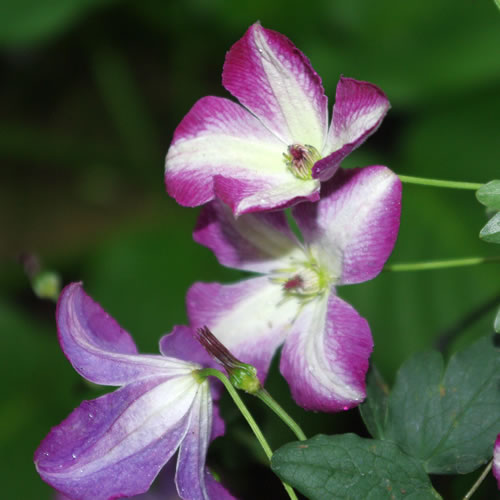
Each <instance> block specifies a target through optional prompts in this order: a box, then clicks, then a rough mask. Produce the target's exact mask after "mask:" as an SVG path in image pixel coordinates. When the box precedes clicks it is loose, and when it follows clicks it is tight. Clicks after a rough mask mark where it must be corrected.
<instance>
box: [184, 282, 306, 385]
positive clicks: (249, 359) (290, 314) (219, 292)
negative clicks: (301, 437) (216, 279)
mask: <svg viewBox="0 0 500 500" xmlns="http://www.w3.org/2000/svg"><path fill="white" fill-rule="evenodd" d="M282 297H283V294H282V290H281V287H280V286H279V285H277V284H275V283H271V282H270V281H269V280H268V278H266V277H263V278H251V279H248V280H245V281H241V282H240V283H236V284H234V285H220V284H218V283H195V284H194V285H193V286H192V287H191V288H190V289H189V291H188V294H187V299H186V302H187V310H188V316H189V320H190V323H191V325H192V326H193V327H198V326H203V325H207V326H208V327H209V328H210V330H211V331H212V333H213V334H214V335H215V336H216V337H217V338H218V339H219V340H220V341H221V342H222V343H223V344H224V345H225V346H226V347H227V348H228V349H229V350H230V351H231V353H232V354H233V355H234V356H236V357H237V358H238V359H239V360H240V361H243V362H244V363H249V364H251V365H253V366H255V367H256V368H257V372H258V373H257V375H258V376H259V379H260V380H261V381H264V380H265V377H266V375H267V371H268V369H269V364H270V363H271V359H272V356H273V354H274V352H275V351H276V349H277V348H278V347H279V346H280V345H281V343H282V342H283V340H284V338H285V336H286V335H287V333H288V330H289V329H290V326H291V323H292V322H293V320H294V318H295V315H296V313H297V311H298V304H297V302H296V301H295V299H293V298H291V299H288V300H286V301H285V300H283V298H282Z"/></svg>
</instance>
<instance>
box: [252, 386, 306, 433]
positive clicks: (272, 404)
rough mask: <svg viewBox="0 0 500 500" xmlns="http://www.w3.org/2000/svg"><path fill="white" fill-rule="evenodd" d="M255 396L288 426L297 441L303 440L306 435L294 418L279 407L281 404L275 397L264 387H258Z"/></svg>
mask: <svg viewBox="0 0 500 500" xmlns="http://www.w3.org/2000/svg"><path fill="white" fill-rule="evenodd" d="M255 396H257V397H258V398H259V399H260V400H261V401H262V402H263V403H265V404H266V405H267V406H268V407H269V408H271V410H273V411H274V413H276V415H278V417H279V418H281V420H283V422H285V424H286V425H288V427H290V429H291V430H292V432H293V433H294V434H295V435H296V436H297V438H298V439H299V441H305V440H306V439H307V437H306V435H305V434H304V432H303V431H302V429H301V428H300V426H299V424H297V422H295V420H294V419H293V418H292V417H291V416H290V415H288V413H287V412H286V411H285V410H284V409H283V408H282V407H281V405H280V404H279V403H278V402H277V401H275V399H274V398H273V397H272V396H271V394H269V393H268V392H267V391H266V390H265V389H264V388H261V389H259V390H258V391H257V392H256V393H255Z"/></svg>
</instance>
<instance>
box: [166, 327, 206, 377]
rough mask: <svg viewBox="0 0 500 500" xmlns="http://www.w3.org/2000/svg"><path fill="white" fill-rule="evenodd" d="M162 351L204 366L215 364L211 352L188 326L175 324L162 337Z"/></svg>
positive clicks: (169, 355)
mask: <svg viewBox="0 0 500 500" xmlns="http://www.w3.org/2000/svg"><path fill="white" fill-rule="evenodd" d="M160 352H161V353H162V354H163V355H164V356H167V357H171V358H176V359H183V360H185V361H188V362H192V363H197V364H199V365H200V366H202V367H209V366H215V365H214V361H213V359H212V357H211V356H210V354H208V352H207V351H205V349H204V348H203V347H202V345H201V344H200V343H199V342H198V340H196V338H195V336H194V331H193V329H192V328H189V327H188V326H184V325H182V326H174V329H173V330H172V332H171V333H169V334H167V335H164V336H163V337H162V338H161V339H160Z"/></svg>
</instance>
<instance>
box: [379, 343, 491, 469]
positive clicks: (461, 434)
mask: <svg viewBox="0 0 500 500" xmlns="http://www.w3.org/2000/svg"><path fill="white" fill-rule="evenodd" d="M499 388H500V352H499V350H498V349H496V348H495V347H494V345H493V343H492V340H491V338H490V337H486V338H483V339H481V340H479V341H478V342H476V343H475V344H473V345H472V346H470V347H469V348H467V349H465V350H464V351H461V352H458V353H456V354H455V355H454V356H453V357H452V358H451V359H450V362H449V363H448V366H447V368H446V370H444V363H443V358H442V356H441V354H439V353H438V352H436V351H433V352H428V353H424V354H417V355H415V356H413V357H412V358H411V359H409V360H408V361H407V362H405V363H404V364H403V366H402V367H401V369H400V371H399V373H398V376H397V379H396V383H395V385H394V388H393V390H392V391H391V394H390V396H389V407H388V415H387V422H386V427H385V430H384V433H385V438H386V439H388V440H392V441H394V442H396V443H397V444H398V445H399V446H400V447H401V448H402V449H403V451H405V452H406V453H408V454H409V455H412V456H413V457H416V458H419V459H420V460H422V461H423V464H424V467H425V470H426V471H427V472H429V473H434V474H453V473H460V474H464V473H467V472H471V471H473V470H475V469H476V468H477V467H479V466H480V465H481V464H483V463H485V462H486V461H487V460H488V459H489V458H490V457H491V455H492V446H493V443H494V442H495V438H496V436H497V434H498V429H500V390H499Z"/></svg>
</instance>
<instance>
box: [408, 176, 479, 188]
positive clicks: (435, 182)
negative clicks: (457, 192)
mask: <svg viewBox="0 0 500 500" xmlns="http://www.w3.org/2000/svg"><path fill="white" fill-rule="evenodd" d="M398 177H399V178H400V179H401V182H406V183H408V184H420V185H422V186H434V187H442V188H451V189H470V190H472V191H477V190H478V189H479V188H480V187H481V186H482V184H479V183H477V182H458V181H445V180H441V179H426V178H424V177H413V176H411V175H398Z"/></svg>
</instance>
